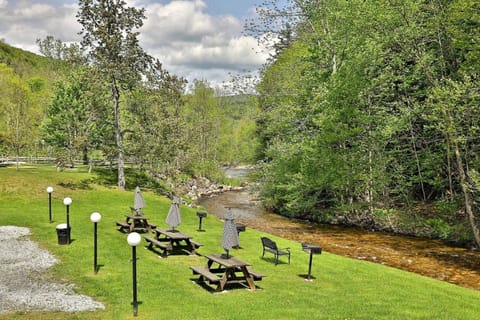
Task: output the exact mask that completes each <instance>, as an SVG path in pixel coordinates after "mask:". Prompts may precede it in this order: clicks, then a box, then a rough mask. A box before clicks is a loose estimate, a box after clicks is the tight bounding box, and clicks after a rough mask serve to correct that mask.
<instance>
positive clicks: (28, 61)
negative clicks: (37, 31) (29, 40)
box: [0, 41, 67, 82]
mask: <svg viewBox="0 0 480 320" xmlns="http://www.w3.org/2000/svg"><path fill="white" fill-rule="evenodd" d="M0 63H5V64H6V65H8V66H9V67H11V68H13V69H14V70H15V72H16V73H17V74H18V75H19V76H20V77H22V78H30V77H40V78H43V79H44V80H46V81H47V82H53V81H54V80H56V79H58V78H59V77H60V76H61V75H62V74H65V72H66V70H67V68H66V65H65V63H63V62H62V61H58V60H54V59H50V58H45V57H43V56H40V55H37V54H35V53H32V52H28V51H25V50H22V49H18V48H15V47H12V46H10V45H8V44H6V43H4V42H2V41H0Z"/></svg>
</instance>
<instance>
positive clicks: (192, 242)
mask: <svg viewBox="0 0 480 320" xmlns="http://www.w3.org/2000/svg"><path fill="white" fill-rule="evenodd" d="M190 243H191V244H192V246H194V247H195V249H198V248H200V247H201V246H202V244H201V243H199V242H197V241H194V240H192V239H190Z"/></svg>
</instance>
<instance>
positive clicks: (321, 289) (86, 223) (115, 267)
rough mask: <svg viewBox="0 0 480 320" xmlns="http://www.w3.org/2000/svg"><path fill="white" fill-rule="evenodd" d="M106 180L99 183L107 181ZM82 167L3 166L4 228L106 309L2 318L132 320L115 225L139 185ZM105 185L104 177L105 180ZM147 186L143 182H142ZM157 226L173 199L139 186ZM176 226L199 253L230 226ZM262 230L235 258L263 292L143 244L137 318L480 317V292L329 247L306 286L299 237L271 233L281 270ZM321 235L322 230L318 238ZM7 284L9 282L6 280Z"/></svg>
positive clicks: (215, 247)
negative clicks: (26, 239)
mask: <svg viewBox="0 0 480 320" xmlns="http://www.w3.org/2000/svg"><path fill="white" fill-rule="evenodd" d="M100 178H101V179H100ZM100 178H99V177H98V176H97V175H95V174H88V173H87V172H86V170H84V169H71V170H66V171H63V172H57V171H56V170H55V168H53V167H46V166H38V167H33V166H23V167H21V168H20V170H19V171H16V170H15V168H9V167H7V168H0V225H14V226H23V227H28V228H30V230H31V232H32V236H31V239H32V240H34V241H37V242H38V243H39V244H40V246H41V247H42V248H45V249H47V250H49V252H50V253H52V254H53V255H55V256H56V257H57V258H58V259H59V261H60V263H59V264H57V265H56V266H55V267H53V268H52V269H51V270H50V273H51V275H52V276H53V277H55V278H56V279H58V281H59V282H66V283H74V284H75V288H76V292H78V293H81V294H86V295H89V296H91V297H93V298H94V299H95V300H97V301H100V302H102V303H104V304H105V306H106V308H105V310H103V311H97V312H83V313H73V314H71V313H27V314H25V313H15V314H9V315H3V316H0V319H115V320H116V319H132V318H133V312H132V306H131V301H132V266H131V263H130V261H129V259H130V258H131V252H132V251H131V248H130V246H129V245H128V244H127V241H126V237H127V235H126V234H122V233H120V232H119V231H118V229H117V227H116V226H115V221H116V220H123V219H124V215H125V214H128V213H129V207H130V206H131V205H132V204H133V189H134V188H135V185H131V186H129V187H130V190H128V191H119V190H118V189H117V188H116V187H115V186H109V185H108V184H105V181H108V179H105V178H104V177H100ZM102 181H103V182H104V183H99V182H102ZM47 186H52V187H53V188H54V192H53V201H52V207H53V220H54V222H53V223H52V224H50V223H49V221H48V195H47V193H46V191H45V189H46V187H47ZM140 187H141V188H142V187H143V186H142V184H140ZM142 193H143V196H144V198H145V200H146V203H147V207H146V208H145V209H144V210H143V211H144V213H145V215H146V216H147V217H149V218H150V220H151V221H152V223H155V224H157V226H159V227H161V228H162V227H167V225H166V223H165V218H166V215H167V213H168V209H169V206H170V200H169V199H167V198H164V197H161V196H158V195H157V194H156V193H155V192H154V190H147V188H142ZM67 196H68V197H71V198H72V199H73V202H72V205H71V207H70V223H71V226H72V239H73V242H72V243H71V244H70V245H58V244H57V235H56V230H55V226H56V225H57V224H58V223H64V222H65V221H66V218H65V216H66V215H65V212H66V210H65V206H64V205H63V198H64V197H67ZM181 209H182V224H181V225H180V226H179V229H180V230H181V231H182V232H184V233H187V234H190V235H192V236H193V237H194V240H196V241H198V242H200V243H202V244H203V246H202V247H201V248H200V249H199V250H198V252H199V253H201V254H207V253H222V252H223V249H222V247H221V233H222V227H223V224H222V222H221V221H219V220H218V219H217V218H215V217H214V216H213V215H209V216H208V217H207V218H206V219H204V220H203V229H204V230H205V232H198V231H197V228H198V217H197V216H196V214H195V213H196V211H197V210H196V209H192V208H188V207H184V206H182V207H181ZM94 211H98V212H100V213H101V214H102V220H101V221H100V222H99V225H98V263H99V264H100V265H101V267H100V270H99V272H98V274H96V275H95V274H94V272H93V225H92V223H91V222H90V219H89V217H90V214H91V213H92V212H94ZM263 235H265V233H262V232H259V231H256V230H253V229H250V228H247V230H246V232H243V233H241V234H240V244H241V249H236V250H233V251H232V254H233V255H234V256H236V257H238V258H240V259H242V260H246V261H248V262H250V263H251V264H252V266H253V269H255V270H256V271H259V272H261V273H263V274H265V275H266V277H265V278H263V280H262V281H260V282H257V285H258V290H256V291H250V290H247V289H245V288H233V289H230V290H227V292H224V293H219V294H214V293H212V292H211V291H209V290H206V289H205V288H204V287H202V286H199V285H198V284H196V283H195V282H194V281H193V280H194V279H195V277H194V276H193V275H192V272H191V270H190V269H189V266H192V265H204V264H205V263H206V259H205V258H204V257H201V256H188V255H172V256H169V257H168V258H166V259H160V258H158V256H157V255H156V254H155V253H153V252H151V251H149V250H146V249H144V245H145V244H146V242H144V241H142V243H141V245H140V246H139V247H138V249H137V255H138V257H139V260H138V263H137V269H138V300H139V301H140V305H139V311H138V312H139V313H138V317H137V318H138V319H249V320H252V319H402V320H404V319H449V320H450V319H462V320H463V319H475V320H476V319H479V315H480V292H478V291H475V290H471V289H465V288H462V287H458V286H455V285H451V284H448V283H445V282H441V281H436V280H433V279H430V278H426V277H422V276H419V275H416V274H413V273H408V272H404V271H401V270H397V269H393V268H389V267H385V266H382V265H378V264H373V263H369V262H364V261H357V260H353V259H349V258H344V257H340V256H337V255H333V254H329V253H328V252H324V253H323V254H322V255H319V256H315V257H314V261H313V268H312V275H313V276H314V277H315V279H314V281H312V282H306V281H305V280H304V275H305V274H306V273H307V272H308V259H309V256H308V255H307V254H306V253H304V252H303V251H302V250H301V245H300V243H297V242H293V241H289V240H285V239H281V238H278V237H275V236H271V235H267V236H268V237H270V238H272V239H273V240H275V241H277V243H278V244H279V246H280V247H290V248H291V250H292V262H291V264H290V265H288V264H287V263H285V262H286V261H287V259H286V258H285V257H283V258H281V260H282V261H283V263H281V264H279V265H277V266H275V264H274V263H273V259H271V258H270V257H272V256H271V255H269V256H268V258H267V259H262V257H261V252H262V246H261V242H260V237H261V236H263ZM319 237H321V235H319ZM2 281H8V279H2Z"/></svg>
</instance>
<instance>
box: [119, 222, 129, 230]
mask: <svg viewBox="0 0 480 320" xmlns="http://www.w3.org/2000/svg"><path fill="white" fill-rule="evenodd" d="M115 224H116V225H117V226H119V227H120V229H119V230H120V231H125V230H130V224H128V223H127V222H126V221H117V222H115Z"/></svg>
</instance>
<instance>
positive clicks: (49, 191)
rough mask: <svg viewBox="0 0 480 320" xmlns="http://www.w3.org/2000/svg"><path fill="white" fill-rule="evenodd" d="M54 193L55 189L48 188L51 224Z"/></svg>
mask: <svg viewBox="0 0 480 320" xmlns="http://www.w3.org/2000/svg"><path fill="white" fill-rule="evenodd" d="M52 192H53V188H52V187H47V193H48V218H49V220H50V223H52Z"/></svg>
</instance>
